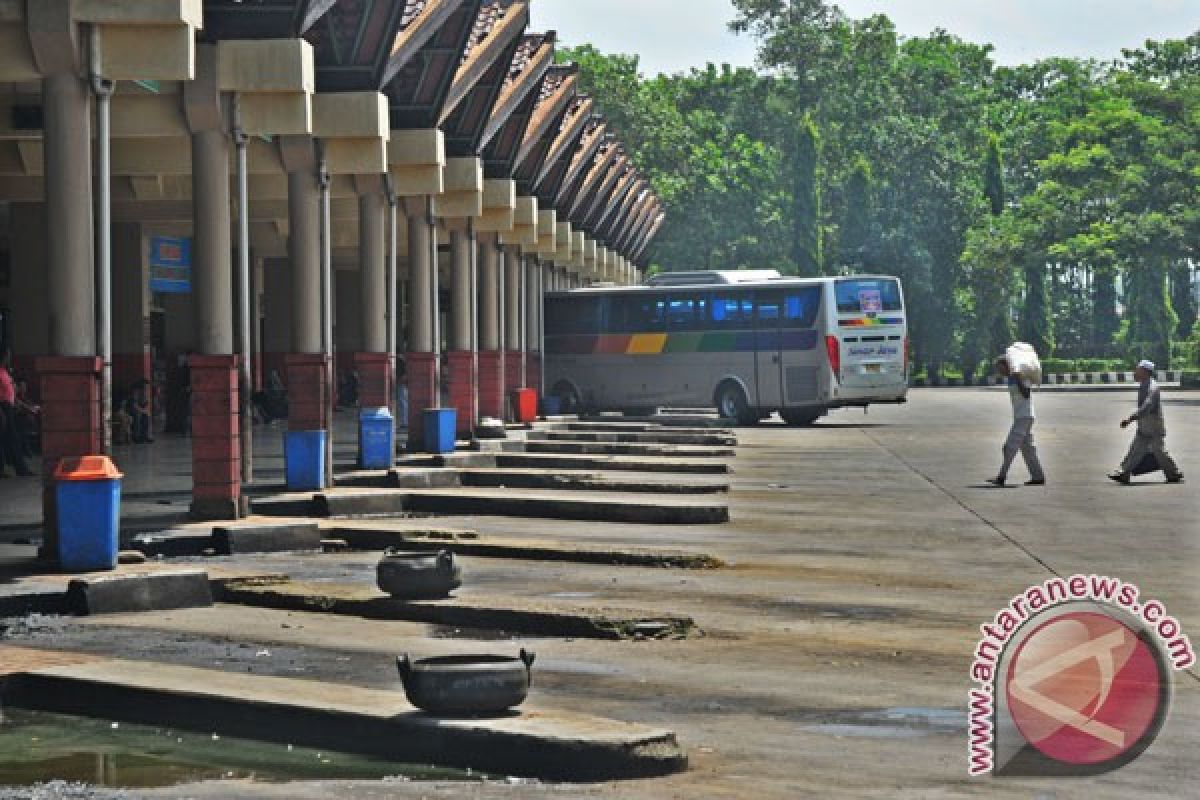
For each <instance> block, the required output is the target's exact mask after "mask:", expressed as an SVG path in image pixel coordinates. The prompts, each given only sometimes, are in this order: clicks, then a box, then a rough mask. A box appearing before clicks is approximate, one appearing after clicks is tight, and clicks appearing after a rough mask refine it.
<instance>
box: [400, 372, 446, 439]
mask: <svg viewBox="0 0 1200 800" xmlns="http://www.w3.org/2000/svg"><path fill="white" fill-rule="evenodd" d="M404 362H405V363H404V366H405V373H404V374H405V379H406V380H407V381H408V450H409V452H416V451H418V450H420V449H421V448H422V446H423V445H424V438H425V417H424V413H423V412H424V411H425V409H427V408H438V407H440V406H441V398H440V397H438V396H437V390H436V388H435V386H434V384H435V383H436V382H437V381H436V376H437V356H436V355H434V354H433V353H409V354H408V355H407V356H406V357H405V359H404Z"/></svg>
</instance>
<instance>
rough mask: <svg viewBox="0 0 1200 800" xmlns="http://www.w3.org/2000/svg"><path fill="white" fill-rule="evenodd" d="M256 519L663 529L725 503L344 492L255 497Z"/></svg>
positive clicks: (586, 495) (708, 519) (716, 514)
mask: <svg viewBox="0 0 1200 800" xmlns="http://www.w3.org/2000/svg"><path fill="white" fill-rule="evenodd" d="M253 509H254V512H255V513H256V514H259V515H265V516H284V517H306V516H315V517H403V516H411V515H419V514H479V515H483V516H506V517H533V518H543V519H544V518H552V519H564V520H594V521H600V522H640V523H649V524H661V525H706V524H718V523H722V522H726V521H728V520H729V506H728V504H727V503H726V502H724V501H723V500H722V501H717V500H715V499H712V498H711V496H709V497H706V498H705V499H703V500H702V499H700V498H695V497H672V496H669V495H663V496H659V497H655V498H654V499H653V500H649V499H647V498H646V496H645V495H644V494H643V495H638V494H620V493H611V492H564V491H553V490H543V491H533V490H513V489H426V490H416V489H396V490H387V489H380V490H375V491H371V490H361V491H356V490H344V491H332V492H319V493H317V494H307V493H294V494H283V495H273V496H267V497H260V498H256V499H255V500H254V501H253Z"/></svg>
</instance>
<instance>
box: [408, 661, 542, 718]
mask: <svg viewBox="0 0 1200 800" xmlns="http://www.w3.org/2000/svg"><path fill="white" fill-rule="evenodd" d="M533 659H534V654H533V653H530V652H528V651H526V650H522V651H521V654H520V656H518V657H516V658H511V657H508V656H495V655H467V656H441V657H438V658H423V659H419V660H417V661H413V660H411V659H410V658H409V657H408V656H407V655H403V656H401V657H400V658H398V659H396V669H397V670H399V672H400V680H401V681H403V683H404V693H405V694H406V695H407V696H408V701H409V702H410V703H412V704H413V705H414V706H416V707H417V708H419V709H421V710H423V711H428V712H430V713H433V714H443V715H447V716H452V715H454V716H457V715H466V716H473V715H486V714H499V713H502V712H504V711H508V710H509V709H511V708H516V707H517V706H519V705H521V703H523V702H525V697H526V696H527V695H528V694H529V686H530V684H531V682H532V678H533V674H532V672H533V670H532V668H533Z"/></svg>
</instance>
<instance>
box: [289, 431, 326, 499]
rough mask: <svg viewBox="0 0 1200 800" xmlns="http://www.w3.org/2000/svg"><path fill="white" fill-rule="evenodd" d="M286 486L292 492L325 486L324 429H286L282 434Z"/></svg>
mask: <svg viewBox="0 0 1200 800" xmlns="http://www.w3.org/2000/svg"><path fill="white" fill-rule="evenodd" d="M283 463H284V470H285V472H286V473H287V488H288V489H289V490H290V491H293V492H305V491H313V490H317V489H324V488H325V431H288V432H287V433H285V434H284V435H283Z"/></svg>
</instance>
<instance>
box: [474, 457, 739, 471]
mask: <svg viewBox="0 0 1200 800" xmlns="http://www.w3.org/2000/svg"><path fill="white" fill-rule="evenodd" d="M495 462H496V466H499V467H511V468H518V469H520V468H536V469H580V470H589V469H594V470H602V471H604V472H614V471H621V472H626V471H628V472H664V473H679V474H693V475H727V474H729V473H730V472H732V471H733V470H732V469H730V467H729V465H728V464H727V463H725V462H723V461H713V460H711V459H703V460H696V459H684V458H667V457H662V456H650V457H647V458H638V457H637V456H612V455H602V454H597V455H587V454H578V455H572V454H569V453H504V454H498V455H496V457H495Z"/></svg>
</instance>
